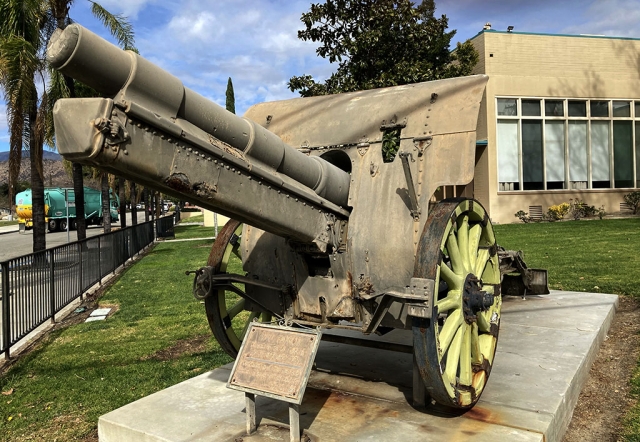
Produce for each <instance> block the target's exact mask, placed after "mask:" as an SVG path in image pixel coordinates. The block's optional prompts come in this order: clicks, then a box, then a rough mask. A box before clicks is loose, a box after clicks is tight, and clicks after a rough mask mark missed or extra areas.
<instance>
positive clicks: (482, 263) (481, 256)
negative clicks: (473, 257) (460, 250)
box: [473, 249, 489, 277]
mask: <svg viewBox="0 0 640 442" xmlns="http://www.w3.org/2000/svg"><path fill="white" fill-rule="evenodd" d="M488 261H489V249H480V250H478V259H477V261H476V268H475V271H474V272H473V274H474V275H477V276H478V277H481V276H482V274H483V273H484V268H485V267H486V266H487V262H488Z"/></svg>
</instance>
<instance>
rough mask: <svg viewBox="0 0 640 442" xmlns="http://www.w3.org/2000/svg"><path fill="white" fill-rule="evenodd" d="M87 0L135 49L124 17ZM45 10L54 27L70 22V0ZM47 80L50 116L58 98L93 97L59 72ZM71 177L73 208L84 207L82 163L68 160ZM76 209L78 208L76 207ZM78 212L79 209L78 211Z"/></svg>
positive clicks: (82, 231) (82, 226)
mask: <svg viewBox="0 0 640 442" xmlns="http://www.w3.org/2000/svg"><path fill="white" fill-rule="evenodd" d="M88 1H89V2H90V3H91V12H92V13H93V15H94V16H95V17H96V18H98V19H99V20H100V21H101V22H102V24H103V25H104V26H105V27H106V28H107V29H108V30H109V31H110V32H111V35H113V36H114V38H115V39H116V40H117V41H118V43H119V44H120V45H121V46H122V47H123V48H124V49H129V50H133V51H135V50H136V49H135V47H134V38H133V28H132V27H131V24H129V22H128V21H127V19H126V17H124V16H122V15H118V14H111V13H110V12H109V11H107V10H106V9H104V8H103V7H102V6H100V5H99V4H98V3H96V2H94V1H92V0H88ZM46 3H47V5H48V9H49V12H50V14H51V16H52V17H53V19H54V20H55V24H56V27H57V28H58V29H64V28H66V27H67V25H68V24H70V23H72V20H71V18H70V17H69V8H70V7H71V4H72V3H73V0H48V1H46ZM50 76H51V82H50V90H49V95H50V97H51V98H50V112H49V115H52V111H53V105H54V104H55V101H56V100H57V99H58V98H75V97H83V96H84V97H89V96H97V95H98V94H97V93H96V92H95V91H92V90H91V89H90V88H88V87H86V86H85V85H81V84H79V83H76V82H75V81H74V80H73V79H72V78H71V77H68V76H66V75H62V74H60V73H59V72H58V71H55V70H50ZM49 122H50V125H48V128H47V129H48V130H47V132H48V136H47V139H48V142H49V144H50V145H53V144H54V132H53V119H52V118H51V119H50V120H49ZM72 177H73V189H74V193H75V195H76V207H84V190H83V189H84V183H83V181H84V179H83V173H82V165H81V164H79V163H72ZM76 210H79V209H76ZM78 213H82V212H78ZM76 222H77V224H76V228H77V238H78V240H82V239H85V238H86V237H87V233H86V232H87V225H86V221H85V219H84V217H83V216H78V217H77V218H76Z"/></svg>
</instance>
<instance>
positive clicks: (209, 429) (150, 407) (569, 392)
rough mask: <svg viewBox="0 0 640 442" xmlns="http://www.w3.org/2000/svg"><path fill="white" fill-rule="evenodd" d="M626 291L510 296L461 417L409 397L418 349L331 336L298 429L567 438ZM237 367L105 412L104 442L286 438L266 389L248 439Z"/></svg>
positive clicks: (401, 337)
mask: <svg viewBox="0 0 640 442" xmlns="http://www.w3.org/2000/svg"><path fill="white" fill-rule="evenodd" d="M617 299H618V298H617V296H615V295H605V294H594V293H574V292H557V291H556V292H553V293H552V294H551V295H548V296H539V297H537V296H536V297H528V298H527V299H526V300H522V299H519V298H506V299H505V302H504V304H503V314H502V324H501V330H500V338H499V342H498V350H497V353H496V358H495V363H494V368H493V370H492V373H491V377H490V379H489V382H488V385H487V387H486V389H485V391H484V393H483V395H482V397H481V399H480V401H479V402H478V404H477V405H476V406H475V407H474V408H473V409H472V410H470V411H468V412H466V413H462V414H457V415H456V414H451V412H449V411H447V410H442V409H440V408H438V407H434V406H430V407H427V408H426V409H415V408H413V407H412V406H411V405H410V404H411V382H412V360H411V358H412V356H411V355H410V354H403V353H396V352H391V351H384V350H373V349H369V348H363V347H354V346H350V345H343V344H335V343H329V342H323V343H322V344H321V345H320V349H319V351H318V355H317V357H316V369H315V370H314V371H313V372H312V375H311V378H310V381H309V384H308V387H307V391H306V393H305V398H304V401H303V402H302V405H301V407H300V426H301V428H302V429H303V430H304V431H305V433H307V434H308V435H309V438H310V440H314V441H315V440H317V441H322V442H326V441H344V442H346V441H396V440H397V441H403V442H409V441H421V442H424V441H438V442H442V441H456V440H467V439H469V440H471V439H472V440H474V441H476V442H481V441H491V442H494V441H498V440H499V441H523V442H524V441H546V442H554V441H560V440H561V439H562V435H563V434H564V432H565V431H566V429H567V426H568V425H569V422H570V420H571V415H572V413H573V408H574V406H575V404H576V401H577V399H578V395H579V393H580V390H581V388H582V385H583V383H584V381H585V379H586V377H587V375H588V372H589V367H590V365H591V363H592V361H593V360H594V358H595V355H596V353H597V351H598V348H599V346H600V343H601V342H602V341H603V339H604V337H605V336H606V333H607V330H608V329H609V326H610V324H611V320H612V319H613V316H614V313H615V307H616V305H617ZM333 333H336V332H333ZM354 336H357V337H362V335H359V334H354ZM371 339H378V340H385V341H390V342H399V343H410V342H411V335H410V333H408V332H405V331H397V330H396V331H393V332H391V333H389V334H387V335H385V336H383V337H373V338H371ZM230 369H231V365H227V366H224V367H221V368H218V369H216V370H213V371H211V372H209V373H205V374H202V375H200V376H198V377H195V378H193V379H190V380H188V381H185V382H182V383H181V384H178V385H175V386H173V387H170V388H167V389H166V390H163V391H160V392H158V393H155V394H153V395H150V396H148V397H145V398H142V399H140V400H138V401H136V402H133V403H131V404H129V405H126V406H124V407H122V408H120V409H117V410H115V411H112V412H111V413H108V414H106V415H104V416H102V417H101V418H100V420H99V424H98V433H99V437H100V441H101V442H116V441H117V442H126V441H137V442H160V441H163V442H168V441H170V442H178V441H235V440H243V441H244V442H249V441H276V440H288V430H287V425H288V405H287V404H286V403H283V402H279V401H276V400H272V399H267V398H264V397H258V398H257V401H256V412H257V422H258V425H259V432H258V434H256V435H252V436H245V435H244V429H245V425H246V416H245V412H244V403H245V402H244V393H242V392H239V391H234V390H230V389H227V388H226V382H227V380H228V377H229V372H230ZM285 430H286V431H285Z"/></svg>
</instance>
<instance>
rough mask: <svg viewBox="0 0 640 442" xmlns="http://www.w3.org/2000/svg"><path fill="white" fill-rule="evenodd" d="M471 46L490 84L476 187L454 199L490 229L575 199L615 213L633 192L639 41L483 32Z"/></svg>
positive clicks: (638, 134)
mask: <svg viewBox="0 0 640 442" xmlns="http://www.w3.org/2000/svg"><path fill="white" fill-rule="evenodd" d="M472 42H473V44H474V45H475V47H476V49H477V50H478V52H479V53H480V61H479V63H478V65H477V66H476V69H475V72H474V73H476V74H487V75H489V83H488V85H487V89H486V94H485V98H484V99H483V103H482V106H481V113H480V118H479V120H478V135H477V136H478V143H477V152H476V171H475V179H474V182H473V183H472V185H471V186H467V188H466V189H457V190H458V192H457V193H458V194H461V193H462V194H465V195H469V194H470V193H471V189H473V190H472V191H473V195H474V197H475V198H476V199H478V200H480V201H481V202H482V203H483V205H484V206H485V208H486V209H487V210H488V211H489V213H490V215H491V218H492V220H493V221H495V222H498V223H510V222H515V221H517V220H516V218H515V217H514V213H516V212H517V211H519V210H524V211H526V212H532V213H536V212H539V211H541V212H542V213H545V212H546V211H547V209H548V207H549V206H551V205H553V204H559V203H562V202H569V200H570V199H575V198H579V199H581V200H583V201H584V202H585V203H587V204H589V205H593V206H596V207H597V208H598V207H601V206H604V208H605V210H606V212H607V213H615V212H620V211H621V203H623V199H622V196H623V195H624V194H626V193H629V192H630V191H633V190H638V187H640V39H626V38H610V37H601V36H586V35H584V36H583V35H548V34H547V35H545V34H530V33H520V32H501V31H495V30H485V31H483V32H481V33H479V34H478V35H476V36H475V37H474V38H473V39H472ZM451 191H452V189H450V190H449V193H451ZM447 196H450V195H447ZM623 209H624V207H623Z"/></svg>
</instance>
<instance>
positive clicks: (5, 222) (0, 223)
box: [0, 219, 18, 227]
mask: <svg viewBox="0 0 640 442" xmlns="http://www.w3.org/2000/svg"><path fill="white" fill-rule="evenodd" d="M16 224H18V220H17V219H14V220H13V221H6V220H5V221H0V227H4V226H15V225H16Z"/></svg>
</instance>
